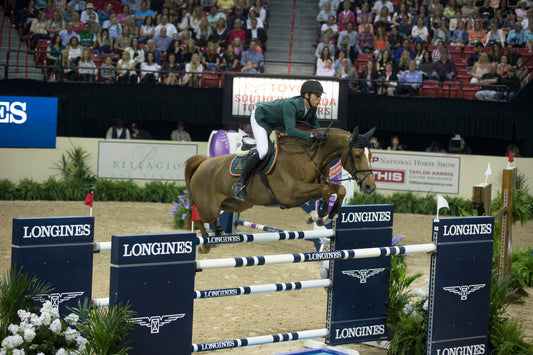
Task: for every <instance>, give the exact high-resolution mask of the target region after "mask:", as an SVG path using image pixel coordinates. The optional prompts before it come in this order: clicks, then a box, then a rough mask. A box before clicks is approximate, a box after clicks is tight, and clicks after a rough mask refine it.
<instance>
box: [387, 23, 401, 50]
mask: <svg viewBox="0 0 533 355" xmlns="http://www.w3.org/2000/svg"><path fill="white" fill-rule="evenodd" d="M387 40H388V42H389V43H390V46H391V48H392V51H393V53H394V51H396V49H399V48H401V47H402V42H403V40H404V38H403V37H402V36H400V34H399V32H398V29H397V28H396V27H393V28H392V30H391V33H390V34H389V37H388V38H387Z"/></svg>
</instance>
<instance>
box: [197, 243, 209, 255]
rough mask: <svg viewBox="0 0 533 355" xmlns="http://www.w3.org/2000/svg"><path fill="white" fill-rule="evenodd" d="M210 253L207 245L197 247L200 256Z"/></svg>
mask: <svg viewBox="0 0 533 355" xmlns="http://www.w3.org/2000/svg"><path fill="white" fill-rule="evenodd" d="M210 251H211V245H209V244H202V245H200V246H198V252H199V253H200V254H207V253H209V252H210Z"/></svg>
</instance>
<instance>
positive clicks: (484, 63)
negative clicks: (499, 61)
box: [470, 53, 490, 84]
mask: <svg viewBox="0 0 533 355" xmlns="http://www.w3.org/2000/svg"><path fill="white" fill-rule="evenodd" d="M489 68H490V62H489V56H488V55H487V53H481V55H480V56H479V60H478V61H477V62H476V63H475V64H474V67H473V68H472V70H471V71H470V75H471V76H472V79H470V82H471V83H472V84H477V83H479V82H480V80H481V78H482V77H483V75H485V74H487V73H488V72H489Z"/></svg>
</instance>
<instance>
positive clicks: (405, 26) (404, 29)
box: [378, 16, 416, 38]
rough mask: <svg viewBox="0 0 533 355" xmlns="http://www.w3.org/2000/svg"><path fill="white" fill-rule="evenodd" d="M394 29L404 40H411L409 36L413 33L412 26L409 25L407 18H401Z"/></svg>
mask: <svg viewBox="0 0 533 355" xmlns="http://www.w3.org/2000/svg"><path fill="white" fill-rule="evenodd" d="M394 27H396V28H397V29H398V33H399V34H400V36H402V37H404V38H411V34H412V33H413V26H411V25H410V24H409V18H408V17H407V16H404V17H402V19H401V22H400V23H399V24H398V25H397V26H394ZM415 27H416V26H415ZM378 28H379V27H378Z"/></svg>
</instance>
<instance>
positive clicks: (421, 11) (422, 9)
mask: <svg viewBox="0 0 533 355" xmlns="http://www.w3.org/2000/svg"><path fill="white" fill-rule="evenodd" d="M419 18H422V24H423V25H424V26H426V28H428V27H429V17H428V13H427V8H426V6H425V5H420V6H419V7H418V12H417V14H416V16H415V17H414V18H413V23H416V24H418V19H419Z"/></svg>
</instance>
